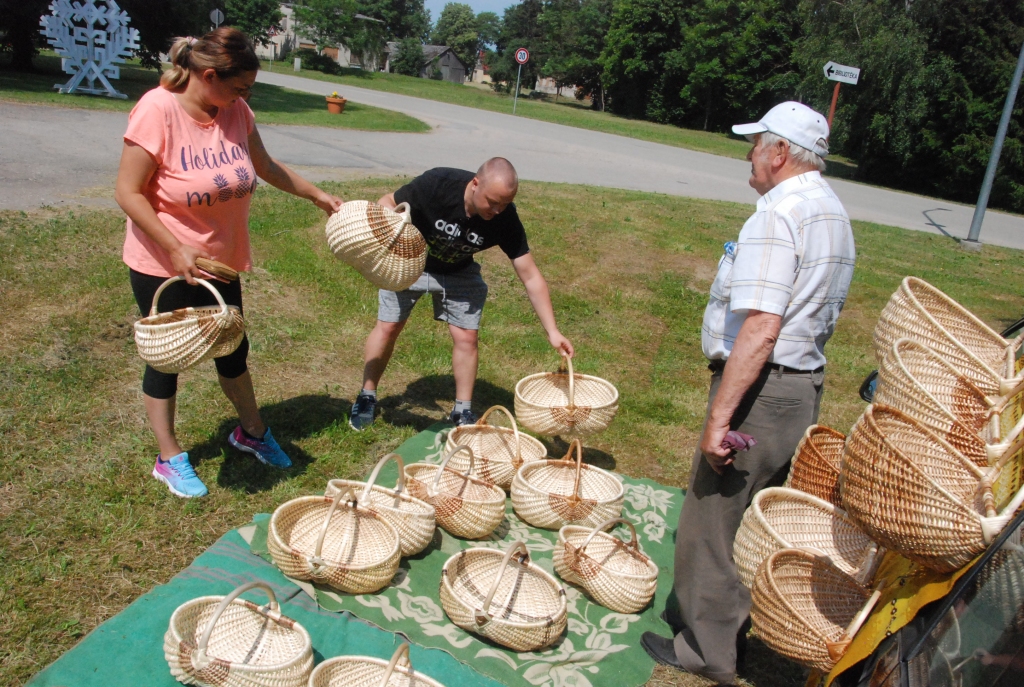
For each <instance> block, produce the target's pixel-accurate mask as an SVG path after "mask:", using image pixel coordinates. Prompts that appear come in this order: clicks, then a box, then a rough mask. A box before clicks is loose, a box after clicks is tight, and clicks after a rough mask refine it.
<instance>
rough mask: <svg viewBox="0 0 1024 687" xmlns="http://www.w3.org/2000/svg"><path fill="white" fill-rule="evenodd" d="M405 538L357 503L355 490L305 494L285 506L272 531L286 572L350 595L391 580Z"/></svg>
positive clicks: (271, 542)
mask: <svg viewBox="0 0 1024 687" xmlns="http://www.w3.org/2000/svg"><path fill="white" fill-rule="evenodd" d="M339 506H341V507H339ZM400 541H401V538H400V537H399V534H398V530H396V529H395V528H394V527H393V526H392V525H391V523H389V522H388V521H387V520H385V519H384V518H383V517H381V516H380V515H378V514H377V513H376V512H374V511H372V510H370V509H367V508H363V507H362V506H359V505H357V504H356V503H355V496H354V495H353V494H352V491H351V489H349V490H346V491H345V492H344V493H341V494H338V495H337V496H335V497H334V498H333V499H331V498H326V497H324V496H301V497H299V498H297V499H292V500H291V501H288V502H287V503H284V504H282V505H281V506H279V507H278V508H277V510H275V511H274V514H273V515H272V516H270V528H269V532H268V533H267V548H268V549H269V551H270V555H271V556H272V557H273V559H274V563H276V564H277V567H278V568H280V569H281V572H283V573H284V574H285V575H288V576H289V577H294V578H296V579H298V580H311V581H313V582H320V583H322V584H326V585H329V586H331V587H333V588H335V589H338V590H341V591H343V592H348V593H349V594H370V593H372V592H375V591H377V590H378V589H381V588H383V587H384V586H385V585H387V584H388V582H390V581H391V578H393V577H394V576H395V572H396V571H397V570H398V563H399V559H400V557H401V553H402V550H401V546H400Z"/></svg>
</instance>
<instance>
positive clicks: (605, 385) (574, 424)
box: [515, 356, 619, 437]
mask: <svg viewBox="0 0 1024 687" xmlns="http://www.w3.org/2000/svg"><path fill="white" fill-rule="evenodd" d="M565 368H568V371H566V369H565ZM515 408H516V417H517V418H519V422H521V423H522V425H523V426H524V427H526V428H527V429H529V430H530V431H532V432H536V433H537V434H541V435H544V436H555V435H559V436H564V437H582V436H588V435H591V434H597V433H599V432H603V431H604V430H606V429H608V425H609V424H610V423H611V421H612V419H613V418H614V417H615V413H617V412H618V410H619V390H618V389H616V388H615V386H614V385H613V384H612V383H611V382H608V381H605V380H603V379H601V378H600V377H592V376H590V375H583V374H575V373H573V369H572V358H570V357H568V356H562V367H561V368H559V371H558V372H541V373H540V374H535V375H530V376H529V377H524V378H523V379H520V380H519V383H518V384H516V405H515Z"/></svg>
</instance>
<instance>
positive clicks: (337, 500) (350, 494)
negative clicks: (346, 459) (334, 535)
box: [307, 487, 356, 570]
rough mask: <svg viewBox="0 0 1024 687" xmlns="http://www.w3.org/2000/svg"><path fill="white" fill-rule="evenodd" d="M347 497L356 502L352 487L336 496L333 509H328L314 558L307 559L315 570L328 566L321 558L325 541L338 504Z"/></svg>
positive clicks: (332, 500)
mask: <svg viewBox="0 0 1024 687" xmlns="http://www.w3.org/2000/svg"><path fill="white" fill-rule="evenodd" d="M346 496H348V497H349V498H350V500H351V501H353V502H355V501H356V495H355V493H354V492H353V491H352V487H345V488H344V489H342V490H341V491H339V492H338V493H337V494H335V495H334V498H333V499H331V507H330V508H328V509H327V517H326V518H325V519H324V524H323V526H321V527H320V536H319V537H317V539H316V548H315V549H313V556H312V557H311V558H308V559H307V560H308V561H309V564H310V566H312V567H313V569H314V570H315V569H317V568H320V567H322V566H325V565H327V562H326V561H324V559H323V558H321V557H320V554H321V553H322V552H323V548H324V539H325V538H326V537H327V529H328V528H329V527H330V525H331V518H333V517H334V511H336V510H338V504H340V503H341V502H342V501H344V500H345V497H346Z"/></svg>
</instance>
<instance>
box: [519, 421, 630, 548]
mask: <svg viewBox="0 0 1024 687" xmlns="http://www.w3.org/2000/svg"><path fill="white" fill-rule="evenodd" d="M573 449H575V453H576V459H575V460H573V457H572V455H573ZM624 493H625V490H624V489H623V486H622V482H621V481H620V480H619V478H617V477H616V476H615V475H613V474H612V473H610V472H607V471H605V470H602V469H601V468H598V467H594V466H593V465H587V464H586V463H584V462H583V449H582V447H581V446H580V440H579V439H573V440H572V443H571V444H569V450H568V452H566V454H565V457H564V458H562V459H561V460H538V461H535V462H533V463H527V464H525V465H523V466H522V467H521V468H519V472H517V473H516V476H515V479H514V480H512V508H513V509H515V512H516V515H518V516H519V517H520V518H522V519H523V520H525V521H526V522H528V523H529V524H531V525H533V526H534V527H542V528H544V529H549V530H557V529H559V528H561V527H563V526H565V525H583V526H585V527H594V526H596V525H599V524H601V523H602V522H605V521H606V520H609V519H611V518H617V517H619V516H620V515H621V514H622V501H623V497H624Z"/></svg>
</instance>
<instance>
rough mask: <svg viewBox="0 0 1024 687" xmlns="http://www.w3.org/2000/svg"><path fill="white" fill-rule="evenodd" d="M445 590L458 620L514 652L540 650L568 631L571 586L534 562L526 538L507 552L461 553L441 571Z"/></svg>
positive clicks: (444, 600)
mask: <svg viewBox="0 0 1024 687" xmlns="http://www.w3.org/2000/svg"><path fill="white" fill-rule="evenodd" d="M513 557H515V561H513ZM440 594H441V607H442V608H444V612H445V613H447V614H448V617H449V618H450V619H451V621H452V622H453V623H455V624H456V625H458V626H459V627H461V628H462V629H464V630H466V631H467V632H473V633H476V634H478V635H481V636H482V637H486V638H487V639H490V640H491V641H493V642H497V643H498V644H501V645H502V646H505V647H508V648H509V649H512V650H513V651H518V652H524V651H539V650H540V649H543V648H544V647H546V646H550V645H551V644H552V643H554V641H555V640H557V639H558V638H559V637H560V636H561V635H562V633H563V632H564V631H565V626H566V605H565V590H564V589H563V588H562V586H561V585H560V584H558V582H557V581H556V580H555V578H554V577H552V576H551V575H550V574H549V573H548V572H546V571H545V570H543V569H542V568H541V567H539V566H538V565H536V564H535V563H532V562H530V552H529V550H528V549H527V548H526V544H524V543H523V542H521V541H517V542H513V543H512V544H511V545H510V546H509V547H508V549H506V550H505V552H504V553H502V552H501V551H500V550H497V549H482V548H474V549H465V550H464V551H460V552H459V553H457V554H455V555H454V556H452V557H451V558H449V559H448V560H447V561H446V562H445V564H444V568H443V569H442V570H441V589H440Z"/></svg>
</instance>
